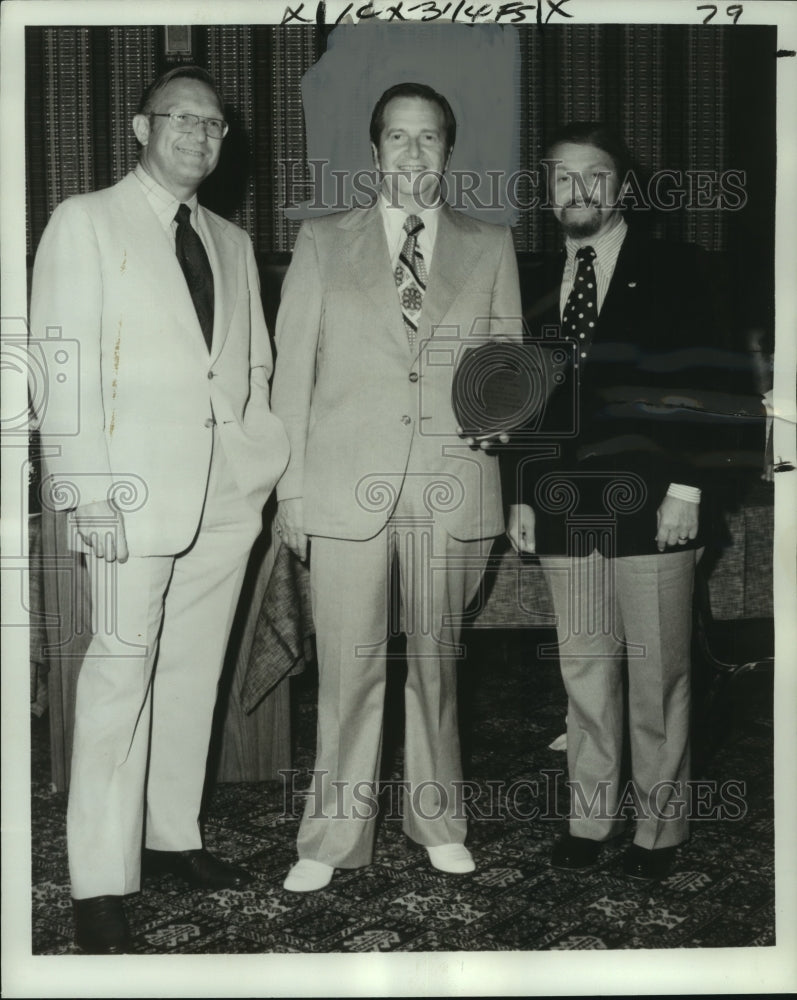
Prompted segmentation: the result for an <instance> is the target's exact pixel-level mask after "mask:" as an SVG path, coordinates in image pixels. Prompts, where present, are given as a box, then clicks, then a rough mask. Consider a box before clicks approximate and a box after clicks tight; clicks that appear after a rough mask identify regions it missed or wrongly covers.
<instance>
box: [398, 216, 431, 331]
mask: <svg viewBox="0 0 797 1000" xmlns="http://www.w3.org/2000/svg"><path fill="white" fill-rule="evenodd" d="M422 229H423V223H422V222H421V220H420V219H419V218H418V216H417V215H408V216H407V218H406V220H405V221H404V232H405V233H406V234H407V238H406V239H405V240H404V246H403V247H402V248H401V253H400V254H399V259H398V264H396V274H395V277H396V286H397V287H398V293H399V301H400V302H401V315H402V317H403V319H404V329H405V330H406V331H407V340H409V342H410V347H414V346H415V336H416V334H417V333H418V323H419V321H420V318H421V306H422V305H423V295H424V292H425V291H426V262H425V261H424V259H423V254H422V253H421V251H420V250H419V249H418V233H420V231H421V230H422Z"/></svg>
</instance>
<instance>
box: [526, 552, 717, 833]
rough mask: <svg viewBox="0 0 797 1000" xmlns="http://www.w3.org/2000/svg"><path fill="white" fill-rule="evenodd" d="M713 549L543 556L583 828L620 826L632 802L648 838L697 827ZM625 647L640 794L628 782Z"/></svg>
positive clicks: (575, 806) (573, 829)
mask: <svg viewBox="0 0 797 1000" xmlns="http://www.w3.org/2000/svg"><path fill="white" fill-rule="evenodd" d="M702 551H703V550H702V549H699V550H687V551H679V552H668V553H663V554H661V555H646V556H627V557H619V558H614V559H605V558H604V557H603V556H601V555H599V554H598V552H597V551H594V552H593V553H592V554H591V555H590V556H587V557H582V558H570V557H568V556H541V557H540V562H541V564H542V566H543V567H544V569H545V571H546V575H547V578H548V582H549V585H550V588H551V595H552V597H553V605H554V611H555V612H556V615H557V619H558V625H557V633H558V639H559V656H560V663H561V669H562V678H563V680H564V684H565V689H566V691H567V698H568V705H567V764H568V771H569V778H570V781H571V782H572V783H573V784H572V786H571V789H572V792H571V796H572V797H571V818H570V833H571V834H573V836H576V837H589V838H591V839H593V840H606V839H608V838H610V837H612V836H613V835H615V834H616V833H618V832H619V830H620V829H622V826H623V820H622V818H621V817H620V816H617V815H615V814H616V813H617V810H618V805H620V804H621V803H622V804H630V808H631V813H632V816H633V818H635V819H636V832H635V835H634V843H636V844H638V845H639V846H640V847H644V848H649V849H652V848H659V847H671V846H673V845H675V844H679V843H681V842H682V841H683V840H685V839H686V837H687V817H686V803H687V802H688V791H687V787H686V784H685V783H686V781H687V780H688V778H689V723H690V718H689V712H690V645H691V634H692V591H693V583H694V572H695V566H696V564H697V561H698V559H699V558H700V555H701V554H702ZM626 653H627V655H628V716H629V729H630V740H631V775H632V781H633V787H632V789H631V790H630V794H629V795H625V794H624V792H625V791H626V790H624V789H623V788H622V787H621V783H620V782H621V775H620V764H621V755H622V745H623V686H622V666H623V660H624V658H625V656H626Z"/></svg>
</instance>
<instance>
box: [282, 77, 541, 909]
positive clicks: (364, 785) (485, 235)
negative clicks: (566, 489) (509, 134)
mask: <svg viewBox="0 0 797 1000" xmlns="http://www.w3.org/2000/svg"><path fill="white" fill-rule="evenodd" d="M455 129H456V123H455V120H454V116H453V114H452V112H451V108H450V106H449V104H448V102H447V101H446V99H445V98H444V97H442V96H441V95H439V94H437V93H436V92H435V91H434V90H432V89H431V88H429V87H427V86H425V85H421V84H411V83H407V84H399V85H397V86H395V87H393V88H391V89H390V90H388V91H386V92H385V94H383V95H382V97H381V98H380V100H379V101H378V102H377V104H376V106H375V108H374V111H373V115H372V118H371V143H372V151H373V156H374V161H375V164H376V166H377V168H378V170H379V171H380V172H381V175H382V188H381V193H380V196H379V198H378V200H377V203H376V204H374V205H373V206H371V207H369V208H367V209H353V210H351V211H349V212H346V213H342V214H337V215H333V216H328V217H326V218H322V219H319V220H314V221H310V222H305V223H304V225H303V227H302V229H301V231H300V233H299V237H298V239H297V242H296V246H295V249H294V254H293V260H292V263H291V266H290V268H289V271H288V274H287V276H286V279H285V283H284V286H283V297H282V303H281V306H280V311H279V315H278V319H277V343H278V349H277V366H276V374H275V384H274V397H273V405H274V412H275V413H277V414H278V415H279V416H280V417H281V419H282V420H283V422H284V424H285V428H286V430H287V432H288V438H289V440H290V443H291V461H290V463H289V466H288V469H287V471H286V474H285V477H284V479H283V481H282V484H281V486H280V488H279V490H278V494H277V495H278V498H279V505H278V513H277V522H276V524H277V530H278V531H279V532H281V535H282V538H283V540H284V541H285V542H286V544H288V545H289V546H290V547H291V548H292V549H293V550H294V551H295V552H296V553H297V554H298V555H300V556H301V557H302V558H304V557H305V555H306V553H307V551H308V540H309V551H310V577H311V592H312V601H313V616H314V621H315V628H316V637H317V648H318V662H319V704H318V745H317V758H316V764H315V770H314V776H313V779H314V780H313V785H312V788H311V790H310V792H309V795H308V799H307V805H306V809H305V813H304V817H303V820H302V824H301V828H300V831H299V837H298V853H299V861H298V862H297V864H295V865H294V866H293V868H292V869H291V871H290V873H289V875H288V878H287V879H286V881H285V888H287V889H289V890H292V891H297V892H301V891H312V890H316V889H320V888H323V887H324V886H325V885H327V884H328V882H329V881H330V879H331V877H332V875H333V872H334V869H335V868H336V867H339V868H356V867H359V866H362V865H367V864H369V863H370V861H371V858H372V853H373V840H374V823H375V819H376V812H377V810H376V798H375V793H374V786H375V783H376V780H377V778H378V774H379V765H380V754H381V738H382V714H383V703H384V692H385V667H386V659H385V657H386V639H387V634H388V618H389V613H388V608H389V599H390V598H389V590H390V587H389V584H390V574H391V565H392V563H393V560H394V558H395V559H397V560H398V566H399V575H400V591H401V595H400V596H401V607H402V615H403V621H404V629H405V631H406V634H407V664H408V676H407V682H406V686H405V707H406V713H405V714H406V737H405V778H406V794H405V796H404V830H405V832H406V833H407V834H408V835H409V836H410V837H411V838H412V839H413V840H415V841H416V842H417V843H419V844H422V845H423V846H424V847H425V848H426V849H427V851H428V853H429V858H430V861H431V863H432V865H433V866H434V867H435V868H437V869H439V870H442V871H446V872H454V873H464V872H469V871H472V870H473V868H474V862H473V859H472V858H471V855H470V852H469V851H468V850H467V848H466V847H465V846H464V840H465V835H466V822H465V817H464V813H463V809H462V803H461V794H460V789H459V785H460V782H461V778H462V771H461V763H460V751H459V737H458V731H457V710H456V652H457V651H456V645H457V642H458V640H459V635H460V625H459V623H458V619H459V617H460V616H461V615H462V612H463V610H464V609H465V607H466V605H467V604H468V603H469V602H470V600H471V599H472V598H473V596H474V595H475V593H476V590H477V588H478V585H479V582H480V580H481V576H482V572H483V569H484V565H485V560H486V557H487V555H488V553H489V549H490V546H491V544H492V541H493V539H494V537H495V536H496V535H498V534H499V533H500V532H501V531H502V525H503V510H502V502H501V493H500V484H499V477H498V468H497V462H496V458H495V456H494V455H491V454H489V453H488V452H487V451H485V450H483V449H481V448H479V447H476V448H471V447H469V444H468V442H466V441H463V440H462V438H460V437H459V436H458V434H457V424H456V419H455V416H454V413H453V410H452V404H451V386H452V376H453V372H454V368H455V364H456V359H457V358H458V357H459V356H460V354H461V350H462V348H463V347H466V346H467V345H468V344H469V343H470V344H471V345H473V344H474V343H475V342H476V338H477V337H479V336H489V337H496V336H499V335H505V336H508V337H519V334H520V327H521V322H520V315H521V313H520V294H519V287H518V276H517V265H516V261H515V254H514V250H513V246H512V239H511V236H510V233H509V230H508V229H507V228H505V227H498V226H495V225H490V224H486V223H482V222H478V221H474V220H473V219H470V218H467V217H465V216H463V215H460V214H457V213H455V212H453V211H451V209H450V208H449V207H448V206H447V205H445V204H444V203H443V201H442V197H441V193H440V178H441V176H442V174H443V172H444V171H445V169H446V166H447V164H448V161H449V158H450V155H451V150H452V147H453V145H454V138H455Z"/></svg>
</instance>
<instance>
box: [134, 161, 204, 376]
mask: <svg viewBox="0 0 797 1000" xmlns="http://www.w3.org/2000/svg"><path fill="white" fill-rule="evenodd" d="M118 191H119V194H120V207H121V209H122V212H123V214H124V226H125V231H126V232H129V233H130V236H131V240H132V242H133V243H134V244H135V245H137V246H138V247H140V248H141V250H140V253H141V255H142V260H143V266H144V267H145V268H146V272H147V273H150V272H151V275H152V278H151V294H153V295H157V294H161V293H159V292H158V291H156V290H157V289H167V291H166V292H164V293H162V294H164V295H165V296H166V297H165V299H164V305H165V308H167V309H169V310H170V311H173V312H174V313H175V314H176V315H177V317H178V318H179V319H180V321H181V322H180V324H179V329H180V330H182V331H183V332H184V334H185V336H186V338H187V339H188V340H189V342H190V344H191V346H192V348H193V349H194V351H195V352H196V353H197V356H198V357H199V358H201V359H203V361H204V360H205V359H207V347H206V346H205V338H204V336H203V335H202V327H201V326H200V325H199V319H198V318H197V314H196V309H195V308H194V303H193V300H192V298H191V293H190V292H189V291H188V285H187V284H186V280H185V276H184V275H183V272H182V269H181V268H180V264H179V261H178V260H177V255H176V254H175V252H174V247H173V246H172V245H171V243H170V240H169V236H168V233H167V232H166V231H165V230H164V228H163V226H162V225H161V224H160V222H159V220H158V218H157V217H156V215H155V213H154V212H153V211H152V209H151V208H150V205H149V202H148V201H147V196H146V195H145V194H144V191H143V189H142V187H141V184H140V183H139V182H138V180H137V179H136V178H135V177H134V175H133V174H132V173H130V174H128V175H127V176H126V177H125V178H124V179H123V180H121V181H120V182H119V184H118ZM211 267H213V261H212V258H211ZM214 275H215V268H214ZM214 284H215V277H214ZM217 309H218V307H217ZM216 322H217V320H216V319H215V318H214V343H215V326H216Z"/></svg>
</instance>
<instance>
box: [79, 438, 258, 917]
mask: <svg viewBox="0 0 797 1000" xmlns="http://www.w3.org/2000/svg"><path fill="white" fill-rule="evenodd" d="M175 516H179V512H176V513H175ZM260 523H261V522H260V518H259V517H258V516H257V515H256V513H255V512H254V509H253V507H252V506H251V505H248V504H246V503H245V501H244V499H243V498H242V497H241V495H240V492H239V490H238V487H237V486H236V484H235V480H234V477H233V476H232V474H231V470H230V467H229V464H228V462H227V460H226V457H225V454H224V449H223V447H222V446H221V443H220V439H219V435H218V432H214V444H213V452H212V458H211V463H210V469H209V474H208V482H207V490H206V496H205V502H204V508H203V512H202V518H201V521H200V525H199V529H198V532H197V535H196V536H195V538H194V540H193V542H192V544H191V545H190V547H189V548H188V549H186V550H185V551H184V552H182V553H180V554H179V555H177V556H149V557H133V556H131V557H130V558H129V559H128V560H127V562H125V563H119V562H114V563H105V562H104V561H102V560H97V559H95V558H94V556H93V555H91V554H89V555H87V557H86V558H87V559H88V560H89V579H90V582H91V587H92V640H91V643H90V645H89V648H88V651H87V653H86V656H85V659H84V661H83V664H82V666H81V670H80V675H79V678H78V685H77V700H76V706H75V735H74V744H73V751H72V771H71V784H70V792H69V805H68V810H67V844H68V850H69V868H70V877H71V881H72V895H73V897H74V898H76V899H82V898H86V897H91V896H99V895H106V894H107V895H124V894H126V893H131V892H136V891H137V890H138V889H139V887H140V869H141V846H142V831H143V829H144V806H145V801H146V845H147V847H150V848H153V849H155V850H168V851H182V850H191V849H194V848H198V847H201V846H202V839H201V834H200V830H199V810H200V804H201V799H202V790H203V785H204V780H205V768H206V763H207V754H208V745H209V740H210V731H211V722H212V718H213V711H214V706H215V703H216V694H217V687H218V681H219V676H220V674H221V668H222V664H223V660H224V653H225V649H226V646H227V641H228V638H229V633H230V627H231V625H232V619H233V615H234V612H235V608H236V605H237V602H238V597H239V594H240V588H241V584H242V582H243V576H244V571H245V569H246V563H247V556H248V553H249V550H250V548H251V545H252V543H253V541H254V539H255V538H256V536H257V533H258V531H259V530H260Z"/></svg>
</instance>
